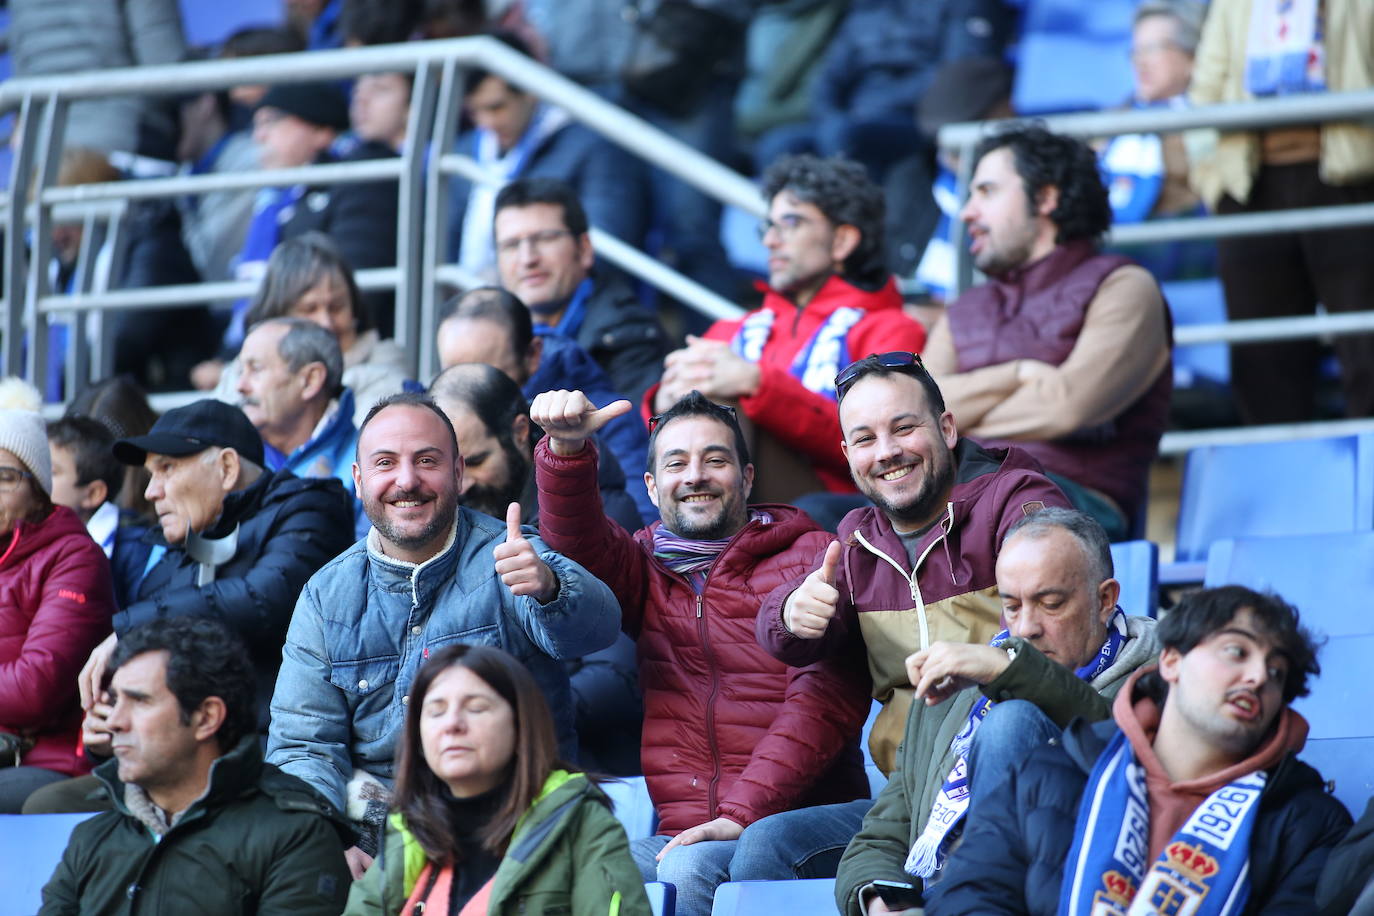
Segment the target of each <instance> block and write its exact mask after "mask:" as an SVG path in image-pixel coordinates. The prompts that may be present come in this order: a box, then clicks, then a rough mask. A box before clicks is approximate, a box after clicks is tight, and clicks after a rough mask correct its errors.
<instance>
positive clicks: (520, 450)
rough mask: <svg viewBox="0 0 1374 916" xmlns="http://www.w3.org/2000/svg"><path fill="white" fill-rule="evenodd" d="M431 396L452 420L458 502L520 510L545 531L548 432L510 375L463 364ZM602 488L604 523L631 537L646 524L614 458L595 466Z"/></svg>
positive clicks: (493, 512) (496, 510) (500, 513)
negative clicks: (541, 469)
mask: <svg viewBox="0 0 1374 916" xmlns="http://www.w3.org/2000/svg"><path fill="white" fill-rule="evenodd" d="M429 396H430V397H432V398H434V403H436V404H438V405H439V409H440V410H442V411H443V412H444V414H445V415H446V416H447V417H448V418H449V422H451V423H452V424H453V430H454V432H456V433H457V434H458V451H459V453H460V454H462V456H463V489H462V491H461V492H460V493H459V494H458V497H459V500H460V501H461V502H462V504H463V505H465V506H467V507H468V508H469V509H475V510H476V511H478V512H485V513H486V514H487V515H490V516H492V517H494V518H505V516H506V509H507V507H509V506H510V504H511V503H513V502H518V503H519V504H520V517H521V518H522V519H524V521H525V524H526V525H533V526H534V527H536V528H538V527H539V497H538V494H536V492H535V489H534V443H535V442H537V441H538V440H539V437H540V436H541V435H543V430H541V429H539V427H537V426H535V425H534V424H533V423H532V422H530V407H529V402H528V401H526V400H525V395H524V393H523V392H522V391H521V390H520V386H519V385H517V384H516V383H515V381H514V380H513V379H511V377H510V376H508V375H506V373H505V372H502V371H501V370H500V369H498V368H496V367H495V366H490V365H487V364H486V363H459V364H458V365H456V366H450V367H449V368H447V369H445V370H444V371H443V372H441V373H439V374H438V375H437V376H435V378H434V381H432V382H430V383H429ZM596 483H597V486H598V487H599V488H600V490H601V503H602V505H603V506H605V508H606V517H607V518H610V519H614V520H615V521H616V522H618V523H620V525H621V526H623V527H624V528H625V529H626V530H627V531H634V530H635V529H637V528H639V527H640V525H641V524H642V523H641V522H640V520H639V510H638V509H636V508H635V502H634V500H633V499H631V498H630V494H628V493H626V492H625V472H624V471H623V470H621V467H620V463H619V462H618V461H616V460H615V456H614V455H605V456H604V457H603V459H602V461H601V464H600V466H599V467H598V468H597V481H596Z"/></svg>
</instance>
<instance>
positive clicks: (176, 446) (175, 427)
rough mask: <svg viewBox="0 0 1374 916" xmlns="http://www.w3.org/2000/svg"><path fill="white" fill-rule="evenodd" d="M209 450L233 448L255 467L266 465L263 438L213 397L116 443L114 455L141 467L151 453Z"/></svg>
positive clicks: (239, 412)
mask: <svg viewBox="0 0 1374 916" xmlns="http://www.w3.org/2000/svg"><path fill="white" fill-rule="evenodd" d="M207 448H232V449H233V450H234V451H236V452H238V453H239V455H240V457H243V458H246V459H248V460H249V461H251V462H253V463H254V464H258V465H261V464H263V463H264V462H263V456H262V437H261V436H259V435H258V431H257V430H256V429H254V428H253V423H252V421H251V420H249V419H248V418H247V417H246V416H244V414H243V411H242V410H239V409H238V408H237V407H235V406H234V405H232V404H226V403H224V402H223V401H217V400H215V399H214V398H206V399H205V400H203V401H195V402H193V403H191V404H187V405H185V406H184V407H176V408H173V409H172V410H169V411H167V412H166V413H165V414H163V415H162V416H160V417H158V419H157V422H156V423H154V424H153V428H152V429H150V430H148V434H147V435H146V436H130V437H129V438H127V439H120V440H119V441H118V442H116V443H115V444H114V456H115V457H116V458H118V459H119V460H120V461H121V462H123V463H124V464H133V465H141V464H142V463H143V462H144V461H145V460H146V459H147V457H148V453H149V452H152V453H153V454H154V455H171V456H172V457H173V458H180V457H182V456H184V455H194V454H196V453H197V452H203V451H205V449H207Z"/></svg>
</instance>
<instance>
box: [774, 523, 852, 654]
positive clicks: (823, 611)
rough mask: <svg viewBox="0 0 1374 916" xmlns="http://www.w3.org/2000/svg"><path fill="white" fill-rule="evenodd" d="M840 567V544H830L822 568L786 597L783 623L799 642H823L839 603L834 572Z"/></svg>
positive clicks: (833, 542)
mask: <svg viewBox="0 0 1374 916" xmlns="http://www.w3.org/2000/svg"><path fill="white" fill-rule="evenodd" d="M839 565H840V542H839V541H831V542H830V546H829V547H827V548H826V549H825V559H823V560H822V561H821V565H820V568H819V569H817V570H816V571H815V572H813V573H812V574H811V575H809V576H807V577H806V581H804V582H802V584H801V585H800V586H799V587H798V588H797V590H796V591H794V592H793V593H792V594H790V595H788V596H787V601H786V602H784V603H783V606H782V622H783V624H784V625H785V626H786V627H787V629H788V631H789V632H790V633H791V634H792V635H793V636H796V637H798V638H799V639H820V638H821V637H822V636H824V635H825V628H826V627H828V626H830V619H831V618H832V617H834V616H835V608H836V606H837V605H838V604H839V601H840V592H839V589H837V588H835V570H836V569H837V568H838V567H839Z"/></svg>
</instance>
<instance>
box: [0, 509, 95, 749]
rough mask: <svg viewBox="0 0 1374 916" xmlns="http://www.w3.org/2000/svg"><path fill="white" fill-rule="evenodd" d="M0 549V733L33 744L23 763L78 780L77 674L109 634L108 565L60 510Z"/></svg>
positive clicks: (22, 526)
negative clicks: (9, 734) (33, 742)
mask: <svg viewBox="0 0 1374 916" xmlns="http://www.w3.org/2000/svg"><path fill="white" fill-rule="evenodd" d="M6 540H8V543H5V541H6ZM0 545H3V547H0V549H3V551H4V553H3V554H0V729H2V730H4V731H7V732H17V733H19V734H22V735H25V736H27V737H30V738H33V739H35V742H36V743H35V744H34V746H33V748H32V749H31V750H29V751H28V752H27V753H25V754H24V757H23V761H22V762H23V763H24V765H26V766H36V767H43V768H44V769H47V770H56V771H57V772H59V773H66V774H67V775H69V776H76V775H78V774H80V773H82V772H84V771H85V769H86V768H87V767H86V765H85V764H84V763H83V762H82V761H81V759H80V758H79V757H78V753H77V751H78V742H79V741H80V733H81V705H80V703H79V702H78V700H77V694H76V676H77V675H78V674H79V673H80V672H81V666H82V665H84V664H85V663H86V659H87V658H89V657H90V654H91V650H92V649H94V648H95V647H96V645H98V644H99V643H100V641H101V640H102V639H104V638H105V637H106V636H107V635H108V634H109V632H110V618H111V616H113V614H114V612H115V600H114V588H113V587H112V585H111V584H110V564H109V561H107V560H106V559H105V554H104V552H103V551H101V549H100V545H98V544H96V542H95V541H93V540H91V536H90V535H89V534H87V533H86V526H85V525H83V524H82V523H81V519H79V518H77V516H76V513H75V512H73V511H72V510H71V509H68V508H66V507H64V506H58V507H57V508H56V509H54V510H53V512H52V514H51V515H49V516H48V517H47V518H46V519H44V520H43V521H42V522H39V523H38V524H36V525H35V524H31V523H29V522H20V523H19V524H18V525H16V526H15V530H14V534H13V536H11V537H9V538H8V539H5V538H0Z"/></svg>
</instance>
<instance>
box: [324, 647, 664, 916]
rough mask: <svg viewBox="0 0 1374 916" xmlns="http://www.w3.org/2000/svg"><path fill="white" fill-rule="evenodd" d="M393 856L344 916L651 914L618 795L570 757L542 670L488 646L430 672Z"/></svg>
mask: <svg viewBox="0 0 1374 916" xmlns="http://www.w3.org/2000/svg"><path fill="white" fill-rule="evenodd" d="M410 696H411V697H413V698H419V702H412V703H410V704H409V705H408V711H407V713H406V724H405V735H404V738H403V741H402V745H401V752H400V759H399V763H398V769H397V778H396V790H395V798H394V802H393V804H394V808H395V813H394V814H392V815H391V818H390V819H389V821H388V824H387V833H386V839H385V842H384V844H383V849H382V852H381V854H380V855H379V856H378V857H377V860H376V861H375V862H374V863H373V864H372V867H371V868H369V869H368V871H367V873H366V874H364V875H363V877H362V878H361V879H360V880H359V881H358V882H357V883H355V884H354V885H353V889H352V892H351V893H350V894H349V897H348V908H347V909H346V910H345V914H356V916H398V914H402V913H404V914H405V916H413V914H419V913H421V912H423V913H426V914H428V916H480V914H487V913H490V914H505V913H512V914H514V913H521V914H548V916H554V914H568V916H648V914H649V912H650V910H649V903H648V900H647V898H646V897H645V895H644V885H643V884H642V883H641V880H642V879H641V878H640V876H639V869H638V868H637V867H636V866H635V864H634V861H633V860H632V859H631V858H630V852H629V846H628V843H627V841H626V839H625V831H624V830H623V829H622V828H621V826H620V823H619V822H618V821H617V820H616V819H615V817H614V815H612V813H611V810H610V802H609V801H608V800H607V798H606V795H605V794H604V793H603V792H602V791H601V790H600V789H599V788H597V787H596V785H595V784H594V783H593V782H592V781H591V780H590V779H589V778H588V777H587V776H586V774H584V773H580V772H577V771H576V770H575V769H574V768H573V767H569V766H567V765H565V764H561V763H559V762H558V760H557V748H558V744H557V740H556V739H555V737H554V726H553V717H552V716H551V714H550V713H549V708H548V704H547V703H546V702H545V700H544V697H543V695H542V694H541V693H540V691H539V687H538V686H537V685H536V684H535V682H534V679H533V677H531V676H530V674H529V672H528V671H526V670H525V669H524V667H522V666H521V665H520V663H519V662H518V661H516V660H515V659H514V658H513V657H511V656H510V655H508V654H507V653H505V652H503V651H501V650H500V649H495V648H491V647H488V646H469V645H454V646H449V647H448V648H446V649H444V650H442V651H441V652H438V653H436V654H435V655H434V657H433V658H431V659H430V660H429V661H428V662H426V663H425V664H424V666H423V667H421V668H420V670H419V672H418V674H417V675H416V678H415V683H414V685H413V686H412V688H411V692H410Z"/></svg>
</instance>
